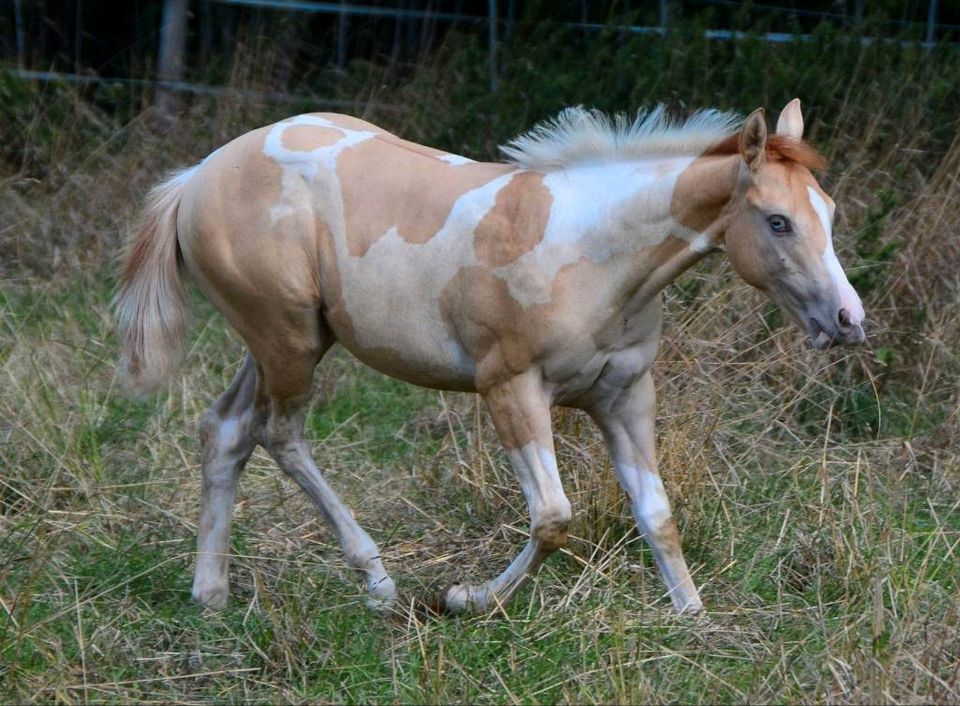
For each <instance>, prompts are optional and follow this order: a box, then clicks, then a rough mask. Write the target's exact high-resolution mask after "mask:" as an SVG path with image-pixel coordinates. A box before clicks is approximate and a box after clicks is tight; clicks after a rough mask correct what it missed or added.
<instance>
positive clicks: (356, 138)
mask: <svg viewBox="0 0 960 706" xmlns="http://www.w3.org/2000/svg"><path fill="white" fill-rule="evenodd" d="M296 125H313V126H316V127H321V128H328V129H331V130H337V131H339V132H341V133H343V138H342V139H340V140H337V141H336V142H335V143H333V144H332V145H324V146H321V147H317V148H316V149H312V150H291V149H287V148H286V147H284V146H283V133H284V131H285V130H286V129H287V128H288V127H293V126H296ZM376 135H377V133H375V132H371V131H369V130H350V129H348V128H344V127H340V126H339V125H336V124H335V123H333V122H331V121H329V120H327V119H326V118H321V117H319V116H316V115H297V116H296V117H293V118H291V119H290V120H285V121H283V122H279V123H277V124H276V125H274V126H273V127H272V128H271V129H270V132H269V133H267V137H266V139H265V140H264V143H263V153H264V154H265V155H266V156H267V157H270V158H271V159H273V160H274V161H275V162H276V163H277V164H278V165H279V166H280V167H281V169H282V170H283V175H282V177H281V187H282V188H281V192H280V198H279V200H278V201H277V203H276V204H274V205H273V206H272V207H271V209H270V222H271V223H276V222H277V221H279V220H280V219H281V218H284V217H285V216H288V215H290V214H291V213H293V212H294V211H295V210H296V209H297V207H298V206H301V205H302V201H300V200H299V199H297V196H296V195H297V193H298V192H297V184H298V181H299V180H300V179H301V178H302V179H306V180H307V181H313V180H314V179H316V178H317V175H318V174H319V173H320V169H321V168H325V169H328V170H330V171H332V172H335V171H336V164H337V157H339V156H340V153H341V152H343V150H345V149H346V148H348V147H352V146H353V145H356V144H359V143H361V142H364V141H366V140H369V139H370V138H372V137H375V136H376Z"/></svg>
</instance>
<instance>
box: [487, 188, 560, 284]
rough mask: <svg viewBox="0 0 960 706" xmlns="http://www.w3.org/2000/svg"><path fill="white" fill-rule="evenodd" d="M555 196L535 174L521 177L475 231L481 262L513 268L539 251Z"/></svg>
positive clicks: (500, 197) (506, 191)
mask: <svg viewBox="0 0 960 706" xmlns="http://www.w3.org/2000/svg"><path fill="white" fill-rule="evenodd" d="M552 204H553V196H552V195H551V194H550V190H549V189H548V188H547V187H546V185H545V184H544V183H543V175H542V174H538V173H535V172H524V173H522V174H518V175H517V176H515V177H514V178H513V179H511V180H510V183H509V184H507V185H506V186H505V187H503V188H502V189H501V190H500V191H499V193H497V200H496V202H495V203H494V205H493V208H492V209H490V210H489V211H488V212H487V215H485V216H484V217H483V220H482V221H480V223H479V225H477V228H476V230H475V231H474V240H473V247H474V250H475V251H476V254H477V259H479V260H480V261H481V262H483V263H485V264H487V265H489V266H491V267H499V266H502V265H506V264H509V263H511V262H513V261H514V260H516V259H517V258H518V257H520V256H521V255H523V254H524V253H525V252H528V251H530V250H532V249H533V248H534V247H536V245H537V243H539V242H540V241H541V240H543V232H544V229H545V228H546V226H547V220H548V219H549V218H550V207H551V205H552Z"/></svg>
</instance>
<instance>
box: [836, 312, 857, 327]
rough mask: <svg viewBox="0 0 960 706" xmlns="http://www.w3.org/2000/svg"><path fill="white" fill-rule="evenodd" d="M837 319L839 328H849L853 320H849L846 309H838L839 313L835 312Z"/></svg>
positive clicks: (848, 313)
mask: <svg viewBox="0 0 960 706" xmlns="http://www.w3.org/2000/svg"><path fill="white" fill-rule="evenodd" d="M837 321H838V322H839V324H840V328H850V327H851V326H852V325H853V321H851V320H850V312H849V311H847V310H846V309H841V310H840V313H838V314H837Z"/></svg>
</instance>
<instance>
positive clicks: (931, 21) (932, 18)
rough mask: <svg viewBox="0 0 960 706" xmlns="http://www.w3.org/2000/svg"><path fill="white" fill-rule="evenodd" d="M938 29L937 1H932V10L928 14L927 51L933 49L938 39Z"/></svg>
mask: <svg viewBox="0 0 960 706" xmlns="http://www.w3.org/2000/svg"><path fill="white" fill-rule="evenodd" d="M936 27H937V0H930V9H929V11H928V12H927V41H926V42H925V44H926V45H927V51H930V50H931V49H933V41H934V39H936V34H935V33H934V30H935V29H936Z"/></svg>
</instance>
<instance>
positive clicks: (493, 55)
mask: <svg viewBox="0 0 960 706" xmlns="http://www.w3.org/2000/svg"><path fill="white" fill-rule="evenodd" d="M487 9H488V13H489V20H490V92H491V93H496V92H497V89H498V88H499V87H500V86H499V84H500V82H499V79H498V77H497V73H498V72H497V0H487Z"/></svg>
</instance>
